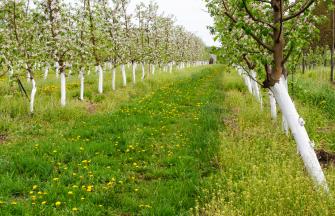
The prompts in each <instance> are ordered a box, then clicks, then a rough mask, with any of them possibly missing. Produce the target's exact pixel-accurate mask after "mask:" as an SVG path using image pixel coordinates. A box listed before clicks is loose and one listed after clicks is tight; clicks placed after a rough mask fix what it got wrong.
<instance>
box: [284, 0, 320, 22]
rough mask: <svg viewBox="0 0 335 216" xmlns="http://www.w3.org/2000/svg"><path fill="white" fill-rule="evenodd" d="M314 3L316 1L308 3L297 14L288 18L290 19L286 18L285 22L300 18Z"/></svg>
mask: <svg viewBox="0 0 335 216" xmlns="http://www.w3.org/2000/svg"><path fill="white" fill-rule="evenodd" d="M314 1H315V0H309V1H308V2H306V4H305V5H304V6H303V7H301V8H300V10H299V11H297V12H296V13H294V14H292V15H290V16H288V17H284V18H283V22H285V21H288V20H291V19H293V18H295V17H297V16H299V15H300V14H302V13H303V12H305V11H306V10H307V9H308V8H309V7H310V6H311V5H312V4H313V3H314Z"/></svg>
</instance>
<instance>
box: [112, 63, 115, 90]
mask: <svg viewBox="0 0 335 216" xmlns="http://www.w3.org/2000/svg"><path fill="white" fill-rule="evenodd" d="M115 76H116V68H115V67H114V68H113V70H112V89H113V90H114V91H115V90H116V86H115Z"/></svg>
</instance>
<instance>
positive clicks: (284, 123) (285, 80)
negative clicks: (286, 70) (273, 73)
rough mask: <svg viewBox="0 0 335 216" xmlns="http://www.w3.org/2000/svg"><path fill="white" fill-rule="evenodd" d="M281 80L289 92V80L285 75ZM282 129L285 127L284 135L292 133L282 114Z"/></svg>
mask: <svg viewBox="0 0 335 216" xmlns="http://www.w3.org/2000/svg"><path fill="white" fill-rule="evenodd" d="M281 80H282V82H283V83H284V86H285V88H286V90H287V91H288V83H287V79H286V77H285V76H284V75H282V77H281ZM282 127H283V131H284V133H285V134H286V135H287V136H288V135H289V133H290V130H289V127H288V123H287V120H286V118H285V116H284V114H282Z"/></svg>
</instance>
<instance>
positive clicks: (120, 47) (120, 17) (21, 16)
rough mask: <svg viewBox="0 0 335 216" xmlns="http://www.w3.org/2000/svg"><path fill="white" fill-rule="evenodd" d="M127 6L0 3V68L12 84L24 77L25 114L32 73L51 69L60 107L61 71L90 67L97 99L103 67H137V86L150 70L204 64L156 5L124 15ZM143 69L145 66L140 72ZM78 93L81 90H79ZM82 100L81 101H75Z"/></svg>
mask: <svg viewBox="0 0 335 216" xmlns="http://www.w3.org/2000/svg"><path fill="white" fill-rule="evenodd" d="M128 5H129V0H101V1H93V0H76V1H70V3H66V1H65V0H2V1H1V2H0V64H1V68H2V71H3V72H4V73H8V74H9V76H11V77H13V78H19V77H20V76H22V74H21V72H22V71H24V72H25V73H26V75H27V77H28V81H29V80H31V83H32V86H33V91H32V93H31V112H33V104H34V97H35V93H36V82H35V81H36V80H35V74H34V72H35V71H36V70H35V69H36V68H37V67H45V75H44V77H45V78H46V77H47V76H48V71H49V68H50V67H55V70H56V75H57V77H58V76H60V79H61V105H62V106H65V103H66V86H65V82H66V71H67V70H71V71H77V72H78V73H80V76H81V77H82V83H83V79H84V74H85V71H88V70H89V68H90V66H92V65H94V66H95V67H96V71H97V73H98V74H99V78H98V79H99V81H98V91H99V93H103V74H104V73H103V65H105V64H107V65H108V66H109V67H110V68H112V70H113V82H114V83H113V86H114V88H115V71H116V68H117V67H119V66H120V67H121V70H122V76H123V84H124V85H126V84H127V83H126V82H127V80H126V71H125V67H124V64H127V63H131V64H132V66H133V82H134V83H135V82H136V73H135V71H136V66H137V64H141V65H142V80H143V79H144V78H145V77H146V76H148V75H149V74H150V73H154V71H155V65H160V66H162V65H164V67H165V68H167V67H169V68H170V71H171V70H172V67H173V65H178V66H179V67H181V68H182V67H185V65H189V64H191V63H192V64H195V63H197V64H199V61H201V60H204V59H207V58H208V57H207V54H206V48H205V45H204V43H203V42H202V40H201V39H200V38H198V37H197V36H195V35H194V34H193V33H190V32H187V31H186V30H185V29H184V28H183V27H181V26H176V25H175V20H174V18H173V17H171V16H165V15H161V14H159V13H158V6H157V4H155V3H153V2H151V3H150V4H147V5H145V4H143V3H141V4H139V5H137V7H136V9H135V11H134V13H133V14H130V13H129V12H128V9H127V8H128ZM144 64H148V65H149V68H150V69H149V71H148V72H146V71H145V67H144ZM4 73H3V74H4ZM82 88H83V86H82ZM81 98H82V99H83V97H81Z"/></svg>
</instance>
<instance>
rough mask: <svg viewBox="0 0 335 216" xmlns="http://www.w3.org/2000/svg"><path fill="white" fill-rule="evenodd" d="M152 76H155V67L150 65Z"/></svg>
mask: <svg viewBox="0 0 335 216" xmlns="http://www.w3.org/2000/svg"><path fill="white" fill-rule="evenodd" d="M152 75H155V65H154V64H153V65H152Z"/></svg>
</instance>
